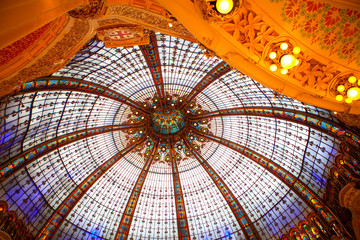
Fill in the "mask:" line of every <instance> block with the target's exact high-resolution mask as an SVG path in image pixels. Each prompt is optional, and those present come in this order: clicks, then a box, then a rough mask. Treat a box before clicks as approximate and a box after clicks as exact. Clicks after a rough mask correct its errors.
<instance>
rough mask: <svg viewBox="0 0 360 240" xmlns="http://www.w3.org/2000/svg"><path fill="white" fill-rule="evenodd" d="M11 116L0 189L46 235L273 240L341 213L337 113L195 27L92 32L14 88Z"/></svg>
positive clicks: (7, 103) (5, 127)
mask: <svg viewBox="0 0 360 240" xmlns="http://www.w3.org/2000/svg"><path fill="white" fill-rule="evenodd" d="M0 124H1V125H0V127H1V131H2V132H1V156H0V157H1V158H0V167H1V169H0V177H1V180H2V181H1V188H0V189H1V191H0V194H1V195H0V198H1V199H4V200H6V201H7V202H8V204H9V209H15V210H16V211H17V213H18V215H20V216H22V217H23V219H25V221H26V222H27V224H28V227H29V228H30V230H31V232H32V233H33V234H34V235H36V236H37V237H38V238H39V239H49V238H53V239H70V238H71V239H124V238H129V239H140V238H150V239H176V238H181V239H189V238H191V239H217V238H229V237H232V238H235V239H272V238H280V237H281V236H282V235H283V234H286V233H287V231H288V230H289V229H290V228H291V227H293V226H296V225H297V223H298V222H299V220H302V219H305V218H306V216H307V215H308V214H309V213H310V212H311V211H315V212H316V213H318V214H319V215H320V216H322V217H323V218H324V219H325V220H326V219H332V218H333V215H332V213H331V211H329V209H328V208H327V207H326V206H324V205H323V204H322V203H321V197H322V195H323V194H324V192H325V184H326V179H327V178H328V177H329V174H330V173H329V169H330V167H331V166H332V164H333V162H334V156H335V155H336V153H337V151H338V149H339V139H340V138H341V137H342V136H344V135H342V134H344V132H342V131H341V130H342V129H341V124H340V123H339V122H338V121H337V120H336V118H334V117H333V116H332V114H331V112H329V111H327V110H323V109H320V108H317V107H313V106H311V105H305V104H303V103H302V102H299V101H297V100H294V99H291V98H289V97H286V96H283V95H279V94H277V93H275V92H274V91H272V90H270V89H268V88H266V87H264V86H263V85H261V84H260V83H258V82H256V81H255V80H253V79H251V78H250V77H248V76H246V75H243V74H242V73H240V72H238V71H236V70H233V69H232V68H231V67H230V66H229V65H228V64H227V63H226V62H224V61H222V60H221V59H219V58H217V57H210V58H208V59H207V58H206V57H205V56H204V55H203V49H201V48H199V46H198V44H196V43H193V42H190V41H186V40H183V39H179V38H175V37H171V36H167V35H163V34H154V35H151V36H150V44H149V45H147V46H144V45H143V46H134V47H130V48H129V47H128V48H124V47H120V48H105V47H104V43H103V42H102V41H99V40H96V39H93V40H91V41H90V42H89V43H88V44H87V46H86V47H85V48H84V49H82V50H81V51H80V52H79V53H78V54H77V55H76V56H75V57H74V58H73V60H72V61H71V62H70V63H69V64H68V65H66V66H65V67H64V68H62V69H61V70H59V71H58V72H56V73H54V74H52V75H50V76H47V77H43V78H40V79H35V80H32V81H29V82H27V83H24V84H23V85H22V86H21V87H19V88H18V89H17V91H16V92H15V93H14V94H12V95H8V96H7V98H6V99H3V100H2V105H1V122H0ZM347 136H351V135H347ZM352 139H355V140H357V141H358V139H356V138H355V137H354V138H352Z"/></svg>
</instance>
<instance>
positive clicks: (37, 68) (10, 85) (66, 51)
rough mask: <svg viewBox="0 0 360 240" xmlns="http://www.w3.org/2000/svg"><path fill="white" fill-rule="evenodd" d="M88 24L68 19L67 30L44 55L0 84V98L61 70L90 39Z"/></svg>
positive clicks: (83, 21)
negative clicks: (31, 81)
mask: <svg viewBox="0 0 360 240" xmlns="http://www.w3.org/2000/svg"><path fill="white" fill-rule="evenodd" d="M91 30H92V29H91V26H90V23H89V22H88V21H86V20H82V19H73V18H70V19H69V22H68V24H67V28H66V29H64V31H63V32H62V33H60V34H59V37H58V38H60V39H59V40H58V41H57V42H56V43H54V45H52V47H51V46H50V47H49V48H48V51H47V52H46V53H43V55H42V56H41V57H40V56H39V58H38V59H34V61H33V62H34V63H33V64H32V65H31V66H28V67H25V68H23V69H22V70H21V71H19V72H18V73H17V74H16V75H15V76H13V77H11V78H9V79H5V80H3V81H2V82H0V89H1V92H0V96H2V95H5V94H7V93H9V92H11V91H13V90H14V89H16V88H17V87H18V85H20V84H22V83H24V82H26V81H28V80H31V79H34V78H37V77H42V76H46V75H49V74H51V73H53V72H55V71H57V70H59V69H61V68H62V67H63V66H64V65H65V64H66V63H67V62H68V61H70V60H71V58H72V57H73V55H74V54H75V53H76V52H77V51H78V50H79V49H80V48H81V46H82V45H83V44H85V43H86V42H87V41H88V40H89V38H90V37H91V35H92V34H91Z"/></svg>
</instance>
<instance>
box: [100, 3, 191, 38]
mask: <svg viewBox="0 0 360 240" xmlns="http://www.w3.org/2000/svg"><path fill="white" fill-rule="evenodd" d="M106 16H108V17H111V18H114V17H115V16H116V18H119V19H120V20H124V21H126V22H129V23H133V24H138V25H140V26H142V27H144V28H148V29H151V30H154V31H161V32H164V33H166V34H169V35H173V36H176V37H180V38H184V39H187V40H191V41H195V38H194V37H193V36H192V35H191V33H190V32H189V31H188V30H187V29H185V28H184V27H183V26H182V25H181V24H180V23H179V22H178V21H177V20H176V19H175V18H173V17H171V16H170V15H168V16H162V15H159V14H155V13H151V12H150V11H145V10H142V9H139V8H134V7H131V6H127V5H110V6H108V9H107V12H106Z"/></svg>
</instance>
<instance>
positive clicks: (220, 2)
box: [216, 0, 234, 14]
mask: <svg viewBox="0 0 360 240" xmlns="http://www.w3.org/2000/svg"><path fill="white" fill-rule="evenodd" d="M233 7H234V3H233V1H232V0H217V1H216V10H218V12H219V13H221V14H228V13H229V12H231V10H232V9H233Z"/></svg>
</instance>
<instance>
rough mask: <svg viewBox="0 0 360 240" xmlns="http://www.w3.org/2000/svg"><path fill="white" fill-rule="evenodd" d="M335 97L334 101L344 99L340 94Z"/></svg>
mask: <svg viewBox="0 0 360 240" xmlns="http://www.w3.org/2000/svg"><path fill="white" fill-rule="evenodd" d="M335 99H336V101H338V102H341V101H342V100H344V97H343V96H342V95H337V96H336V97H335Z"/></svg>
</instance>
